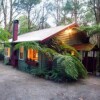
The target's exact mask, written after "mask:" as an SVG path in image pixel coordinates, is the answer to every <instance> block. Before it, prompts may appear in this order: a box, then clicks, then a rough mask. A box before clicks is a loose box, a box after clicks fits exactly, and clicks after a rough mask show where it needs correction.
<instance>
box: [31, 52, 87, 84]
mask: <svg viewBox="0 0 100 100" xmlns="http://www.w3.org/2000/svg"><path fill="white" fill-rule="evenodd" d="M53 62H54V63H55V65H54V66H53V67H52V69H51V70H48V69H46V68H36V69H32V71H31V72H32V74H33V75H36V76H39V77H44V78H46V79H49V80H53V81H55V82H63V81H66V80H67V81H73V80H78V79H79V78H85V77H86V76H87V71H86V69H85V67H84V66H83V64H82V63H81V61H80V60H79V59H78V58H76V57H74V56H72V55H70V54H67V55H60V54H59V55H55V57H54V59H53Z"/></svg>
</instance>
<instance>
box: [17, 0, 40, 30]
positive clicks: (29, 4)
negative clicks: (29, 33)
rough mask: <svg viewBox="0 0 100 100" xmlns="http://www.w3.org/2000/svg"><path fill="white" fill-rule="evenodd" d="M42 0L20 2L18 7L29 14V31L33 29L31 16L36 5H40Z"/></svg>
mask: <svg viewBox="0 0 100 100" xmlns="http://www.w3.org/2000/svg"><path fill="white" fill-rule="evenodd" d="M40 2H41V0H19V3H18V5H20V6H19V9H20V10H21V9H22V10H24V11H25V12H26V13H27V17H28V29H29V30H30V28H31V22H30V14H31V11H32V9H33V8H34V7H35V5H37V4H39V3H40Z"/></svg>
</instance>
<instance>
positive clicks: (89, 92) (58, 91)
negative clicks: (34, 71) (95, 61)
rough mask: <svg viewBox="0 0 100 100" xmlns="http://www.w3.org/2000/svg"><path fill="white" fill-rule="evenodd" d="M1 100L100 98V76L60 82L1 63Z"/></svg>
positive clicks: (84, 99)
mask: <svg viewBox="0 0 100 100" xmlns="http://www.w3.org/2000/svg"><path fill="white" fill-rule="evenodd" d="M0 100H100V77H99V78H97V77H89V78H88V79H85V80H81V81H79V82H77V83H60V84H59V83H54V82H51V81H48V80H45V79H41V78H36V77H33V76H32V75H29V74H27V73H23V72H21V71H18V70H16V69H13V68H11V66H5V65H3V64H2V63H0Z"/></svg>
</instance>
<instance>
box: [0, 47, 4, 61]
mask: <svg viewBox="0 0 100 100" xmlns="http://www.w3.org/2000/svg"><path fill="white" fill-rule="evenodd" d="M3 59H4V50H3V49H0V60H3Z"/></svg>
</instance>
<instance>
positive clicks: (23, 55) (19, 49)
mask: <svg viewBox="0 0 100 100" xmlns="http://www.w3.org/2000/svg"><path fill="white" fill-rule="evenodd" d="M21 47H23V58H21V56H20V49H21ZM21 47H20V48H19V60H24V59H25V55H24V46H21Z"/></svg>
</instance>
